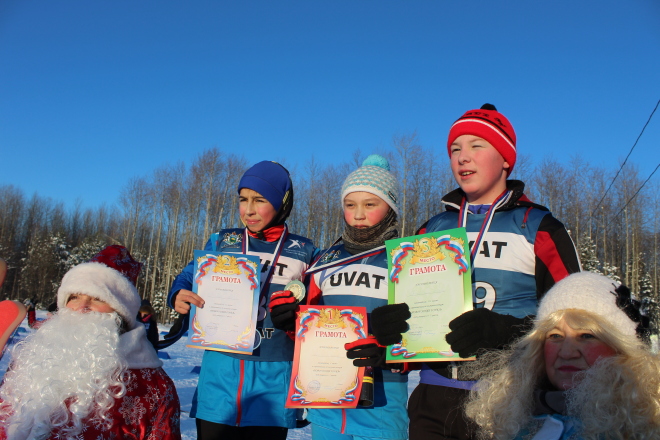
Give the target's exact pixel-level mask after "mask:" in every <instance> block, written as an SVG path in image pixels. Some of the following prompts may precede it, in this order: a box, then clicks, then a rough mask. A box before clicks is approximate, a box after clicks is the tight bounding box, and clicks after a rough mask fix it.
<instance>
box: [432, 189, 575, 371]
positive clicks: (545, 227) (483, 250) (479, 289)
mask: <svg viewBox="0 0 660 440" xmlns="http://www.w3.org/2000/svg"><path fill="white" fill-rule="evenodd" d="M507 189H508V190H510V191H511V194H510V196H509V199H508V200H506V201H505V202H504V204H503V205H501V206H500V207H499V208H498V209H497V210H496V211H495V214H494V215H493V218H492V221H491V223H490V226H489V227H488V229H487V231H486V233H485V234H484V238H483V240H482V241H481V245H480V247H479V249H478V250H477V253H476V259H475V261H474V263H473V265H474V267H473V271H472V285H473V302H474V307H475V308H478V307H486V308H488V309H490V310H492V311H493V312H496V313H499V314H504V315H511V316H515V317H517V318H525V317H527V316H532V315H535V314H536V309H537V307H538V302H539V300H540V299H541V298H542V297H543V295H544V294H545V292H546V291H547V290H548V289H549V288H550V287H552V286H553V285H554V284H555V283H556V282H557V281H559V280H561V279H563V278H564V277H566V276H567V275H569V274H571V273H573V272H579V271H580V270H581V267H580V260H579V257H578V254H577V251H576V250H575V245H574V244H573V241H572V240H571V238H570V236H569V235H568V232H567V231H566V228H565V227H564V225H563V224H562V223H561V222H560V221H559V220H557V219H555V218H554V217H553V216H552V214H551V213H550V211H548V209H547V208H545V207H543V206H541V205H537V204H535V203H533V202H531V201H530V200H529V199H528V198H527V197H526V196H525V195H524V193H523V190H524V184H523V183H522V182H520V181H517V180H509V181H507ZM463 197H464V193H463V191H461V190H460V189H456V190H454V191H452V192H450V193H449V194H447V195H446V196H445V197H443V199H442V202H443V203H444V204H445V205H446V208H447V211H445V212H443V213H441V214H438V215H436V216H435V217H433V218H431V219H430V220H429V221H428V222H427V223H426V224H425V225H424V226H422V228H421V229H420V232H419V233H425V232H435V231H442V230H445V229H451V228H455V227H458V226H459V221H460V215H459V211H460V209H461V205H462V202H463ZM485 216H486V215H485V214H471V213H469V214H468V215H467V223H466V225H465V227H466V230H467V235H468V240H469V241H470V246H471V247H472V245H473V242H474V241H475V240H476V238H477V235H478V233H479V231H480V229H481V228H482V227H483V223H484V219H485ZM518 332H520V329H517V328H512V329H511V335H510V338H508V340H507V341H503V342H504V343H506V342H508V341H510V340H511V339H513V338H515V337H516V336H517V333H518ZM436 366H437V364H436ZM434 368H435V367H434ZM435 369H437V368H435ZM434 374H436V373H434V372H433V371H432V370H428V369H427V368H423V371H422V374H421V383H434V384H439V383H437V382H436V380H434V378H433V375H434ZM459 377H460V376H459ZM435 379H437V378H435Z"/></svg>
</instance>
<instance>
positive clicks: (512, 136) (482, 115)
mask: <svg viewBox="0 0 660 440" xmlns="http://www.w3.org/2000/svg"><path fill="white" fill-rule="evenodd" d="M464 134H471V135H473V136H477V137H480V138H482V139H485V140H487V141H488V142H489V143H490V144H491V145H492V146H493V147H495V149H496V150H497V151H498V152H499V153H500V154H501V155H502V157H503V158H504V160H505V161H507V162H508V164H509V174H511V171H513V166H514V165H515V163H516V156H517V151H516V132H515V131H514V130H513V125H511V123H510V122H509V120H508V119H507V118H506V117H505V116H504V115H503V114H502V113H500V112H498V111H497V109H496V108H495V106H494V105H492V104H484V105H482V106H481V108H480V109H478V110H470V111H467V112H465V114H464V115H463V116H461V117H460V118H458V120H457V121H456V122H454V124H453V125H452V126H451V129H450V130H449V138H448V139H447V152H448V153H449V157H451V144H452V143H453V142H454V141H455V140H456V138H457V137H459V136H461V135H464Z"/></svg>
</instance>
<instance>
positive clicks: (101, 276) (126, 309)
mask: <svg viewBox="0 0 660 440" xmlns="http://www.w3.org/2000/svg"><path fill="white" fill-rule="evenodd" d="M74 293H77V294H82V295H89V296H92V297H94V298H98V299H100V300H103V301H105V302H106V303H108V304H109V305H110V307H112V308H113V309H115V311H116V312H117V313H119V315H120V316H121V317H122V318H124V320H126V323H127V324H128V329H129V330H130V329H133V328H135V326H136V323H137V321H136V316H137V313H138V310H140V304H141V302H142V300H141V299H140V295H139V294H138V292H137V289H136V288H135V285H134V284H133V283H132V282H131V281H129V279H128V278H126V277H125V276H124V275H123V274H122V273H121V272H119V271H118V270H115V269H113V268H111V267H108V266H106V265H105V264H103V263H97V262H90V263H82V264H79V265H77V266H75V267H73V268H72V269H71V270H69V271H68V272H67V273H66V274H65V275H64V278H62V285H61V286H60V288H59V290H58V291H57V307H58V308H60V309H61V308H64V307H66V303H67V301H68V299H69V296H71V295H72V294H74Z"/></svg>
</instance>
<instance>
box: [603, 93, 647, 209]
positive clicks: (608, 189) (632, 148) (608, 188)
mask: <svg viewBox="0 0 660 440" xmlns="http://www.w3.org/2000/svg"><path fill="white" fill-rule="evenodd" d="M658 105H660V99H658V102H657V103H656V104H655V108H654V109H653V111H652V112H651V115H650V116H649V118H648V120H647V121H646V124H644V127H643V128H642V131H641V132H640V133H639V136H637V140H635V143H634V144H633V146H632V147H631V148H630V151H629V152H628V155H627V156H626V159H625V160H624V161H623V163H622V164H621V166H620V167H619V171H617V172H616V175H615V176H614V178H613V179H612V182H611V183H610V186H608V187H607V189H606V190H605V194H603V197H601V199H600V200H599V201H598V203H596V206H595V208H594V210H593V211H592V212H591V216H592V217H593V215H594V213H595V212H596V211H597V210H598V207H599V206H600V204H601V203H602V202H603V200H605V197H606V196H607V193H608V192H609V191H610V188H612V185H614V182H615V181H616V178H617V177H619V173H621V170H623V167H624V165H625V164H626V162H627V161H628V158H629V157H630V155H631V154H632V152H633V150H634V149H635V147H636V146H637V142H639V139H640V138H641V137H642V135H643V134H644V130H646V127H647V125H649V122H651V118H653V114H654V113H655V111H656V110H657V109H658ZM656 169H657V168H656ZM653 172H654V173H655V171H653ZM651 175H653V173H651ZM640 189H641V188H640ZM635 194H636V193H635ZM629 202H630V201H629ZM627 205H628V204H627V203H626V206H627ZM617 215H618V214H617Z"/></svg>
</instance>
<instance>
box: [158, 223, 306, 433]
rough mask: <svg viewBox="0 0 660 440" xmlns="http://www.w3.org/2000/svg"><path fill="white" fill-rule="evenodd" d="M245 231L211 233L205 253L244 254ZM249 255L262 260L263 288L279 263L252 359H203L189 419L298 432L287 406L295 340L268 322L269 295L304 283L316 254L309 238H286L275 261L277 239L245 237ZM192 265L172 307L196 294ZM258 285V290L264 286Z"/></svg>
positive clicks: (210, 354)
mask: <svg viewBox="0 0 660 440" xmlns="http://www.w3.org/2000/svg"><path fill="white" fill-rule="evenodd" d="M245 237H246V231H245V229H223V230H222V231H220V232H218V233H216V234H213V235H212V236H211V238H210V239H209V241H208V242H207V243H206V246H205V247H204V250H208V251H218V252H227V253H243V249H244V248H245V247H244V246H245V243H244V239H245ZM247 237H248V243H247V250H248V251H247V254H249V255H256V256H258V257H259V258H260V260H261V264H262V269H261V283H262V284H261V286H263V283H267V282H268V280H266V279H265V278H266V277H267V274H268V270H269V269H270V267H271V265H273V264H275V268H274V271H273V275H272V278H271V279H270V283H269V284H268V286H267V288H266V289H265V290H264V291H263V292H262V295H261V299H260V302H259V312H258V317H257V320H258V322H257V330H256V334H255V343H254V346H255V348H254V351H253V354H252V355H242V354H237V353H226V352H218V351H211V350H207V351H205V352H204V357H203V359H202V368H201V371H200V376H199V381H198V384H197V390H196V391H195V396H194V397H193V406H192V410H191V412H190V415H191V417H196V418H200V419H203V420H207V421H210V422H214V423H222V424H226V425H233V426H281V427H285V428H295V426H296V410H292V409H286V408H284V402H285V400H286V393H287V391H288V387H289V378H290V375H291V363H292V362H291V361H292V359H293V341H292V340H291V339H290V338H289V337H288V336H287V334H286V332H283V331H281V330H277V329H275V328H274V326H273V324H272V321H271V319H270V312H269V309H268V301H269V299H270V295H271V294H272V293H273V292H275V291H278V290H282V289H284V286H285V285H286V284H287V283H288V282H289V281H291V280H302V278H303V273H304V272H305V270H306V269H307V268H308V266H309V265H310V263H311V262H312V261H313V259H314V258H315V256H316V253H317V249H316V247H315V246H314V244H313V243H312V242H311V240H308V239H307V238H304V237H301V236H298V235H294V234H288V235H287V237H286V239H285V240H284V241H283V243H282V245H281V253H280V256H279V258H278V259H277V261H275V262H273V261H272V260H273V254H274V252H275V249H276V247H277V243H278V241H277V240H275V241H264V240H259V239H257V238H255V237H253V236H251V235H249V234H247ZM193 268H194V265H193V262H192V261H191V262H190V263H189V264H188V265H187V266H186V267H185V268H184V269H183V271H182V272H181V274H179V275H178V276H177V277H176V279H175V280H174V283H173V284H172V289H171V290H170V293H169V296H168V305H169V306H170V307H172V308H173V307H174V299H175V297H176V294H177V293H178V291H179V290H181V289H187V290H192V280H193ZM261 286H260V287H261Z"/></svg>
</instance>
